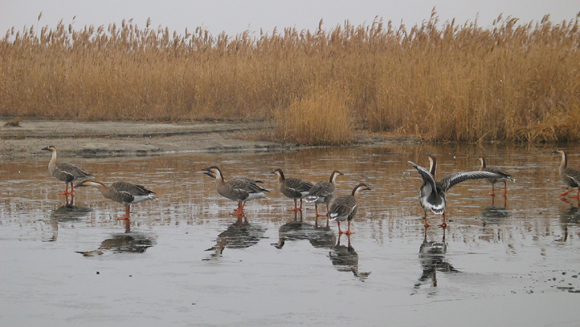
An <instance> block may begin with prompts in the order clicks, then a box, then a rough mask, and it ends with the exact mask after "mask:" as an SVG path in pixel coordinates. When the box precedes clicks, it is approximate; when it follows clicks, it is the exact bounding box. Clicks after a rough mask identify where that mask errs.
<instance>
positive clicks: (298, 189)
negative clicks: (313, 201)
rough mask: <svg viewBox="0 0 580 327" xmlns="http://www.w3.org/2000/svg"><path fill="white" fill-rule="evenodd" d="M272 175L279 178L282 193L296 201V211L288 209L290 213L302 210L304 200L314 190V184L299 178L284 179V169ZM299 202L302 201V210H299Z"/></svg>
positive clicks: (276, 170)
mask: <svg viewBox="0 0 580 327" xmlns="http://www.w3.org/2000/svg"><path fill="white" fill-rule="evenodd" d="M271 173H272V174H275V175H276V176H278V182H279V183H280V193H282V194H284V195H285V196H287V197H289V198H290V199H292V200H294V209H288V211H299V210H302V198H304V197H305V196H307V195H308V192H309V191H310V189H311V188H312V183H310V182H307V181H303V180H301V179H299V178H286V177H284V172H282V169H280V168H278V169H275V170H274V171H272V172H271ZM298 200H300V208H298V204H297V201H298Z"/></svg>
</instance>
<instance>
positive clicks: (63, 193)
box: [58, 183, 74, 195]
mask: <svg viewBox="0 0 580 327" xmlns="http://www.w3.org/2000/svg"><path fill="white" fill-rule="evenodd" d="M68 184H69V183H66V184H65V185H66V186H65V189H64V192H60V193H58V194H59V195H69V194H72V193H73V192H74V190H72V191H71V192H69V191H68ZM70 186H71V188H72V186H73V184H72V183H70Z"/></svg>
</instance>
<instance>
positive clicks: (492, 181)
mask: <svg viewBox="0 0 580 327" xmlns="http://www.w3.org/2000/svg"><path fill="white" fill-rule="evenodd" d="M477 160H479V162H481V167H480V168H479V170H481V171H490V172H492V173H500V174H502V175H505V177H501V178H485V179H484V180H485V181H486V182H488V183H489V184H491V193H489V194H488V195H491V196H495V183H502V182H503V193H502V195H503V196H506V194H507V181H510V182H513V181H514V180H513V178H512V177H511V176H510V174H508V173H507V172H506V171H505V170H503V169H500V168H498V167H493V166H488V165H487V162H486V160H485V158H484V157H480V158H477Z"/></svg>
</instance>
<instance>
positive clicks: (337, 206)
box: [328, 183, 371, 235]
mask: <svg viewBox="0 0 580 327" xmlns="http://www.w3.org/2000/svg"><path fill="white" fill-rule="evenodd" d="M370 189H371V188H370V187H368V186H367V184H365V183H360V184H358V185H357V186H355V187H354V189H353V190H352V193H351V194H349V195H339V196H337V197H336V198H334V200H332V204H331V205H330V210H329V212H328V217H329V219H330V220H336V222H337V223H338V234H339V235H340V234H347V235H350V234H354V233H353V232H351V231H350V222H351V221H352V219H353V218H354V216H355V215H356V212H357V210H358V208H357V203H356V197H355V196H356V195H357V194H358V192H360V191H364V190H370ZM345 220H347V221H348V230H347V231H346V232H343V231H342V230H341V229H340V222H341V221H345Z"/></svg>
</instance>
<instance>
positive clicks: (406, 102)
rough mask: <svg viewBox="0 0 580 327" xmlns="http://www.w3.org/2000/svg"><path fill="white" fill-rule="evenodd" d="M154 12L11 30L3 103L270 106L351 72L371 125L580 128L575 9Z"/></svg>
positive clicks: (91, 112) (170, 112)
mask: <svg viewBox="0 0 580 327" xmlns="http://www.w3.org/2000/svg"><path fill="white" fill-rule="evenodd" d="M150 25H151V22H150V21H148V22H147V23H146V25H145V27H143V28H139V27H138V26H137V24H135V23H134V22H133V21H132V20H129V21H123V22H122V23H121V25H120V26H117V25H116V24H111V25H109V26H108V27H105V26H101V27H97V28H95V27H93V26H88V27H84V28H81V29H74V28H73V27H72V26H71V25H69V26H65V25H64V24H63V23H61V24H59V25H58V26H57V27H56V28H55V29H48V28H47V27H44V28H41V29H40V30H39V31H38V30H35V29H34V28H32V27H31V28H25V29H24V30H22V31H18V32H16V31H15V30H14V29H12V30H10V31H8V32H7V34H6V36H5V37H4V39H2V40H0V99H2V100H1V101H0V116H5V117H24V118H27V117H35V118H47V119H75V120H156V121H173V120H182V119H238V120H272V119H275V115H276V112H277V111H278V110H282V111H286V110H287V111H292V110H298V109H296V108H292V106H297V105H298V104H296V103H299V104H300V106H304V107H310V106H312V105H314V103H316V101H315V100H310V101H311V103H313V104H307V103H306V102H304V103H303V102H301V101H298V102H296V101H295V99H303V101H307V100H306V99H317V98H320V99H323V98H325V97H327V94H326V93H325V92H328V90H325V89H323V88H316V89H315V90H314V91H313V90H311V89H310V88H309V86H311V85H343V86H344V93H345V94H348V101H346V102H345V103H346V105H347V106H348V109H349V110H350V113H349V115H352V116H354V117H355V118H356V119H357V121H362V122H363V123H364V125H365V127H366V128H368V129H370V130H371V131H392V132H396V133H399V134H406V135H409V134H413V135H416V136H420V137H422V138H424V139H427V140H433V141H470V142H475V141H482V140H483V141H485V140H511V141H540V140H580V134H579V133H577V132H576V131H575V129H574V128H568V127H566V126H573V124H574V123H576V122H577V117H579V116H580V97H578V94H580V51H578V49H579V47H580V32H579V30H580V26H579V22H578V19H575V20H570V21H564V22H561V23H560V24H553V23H551V22H550V21H549V19H548V18H545V19H543V20H542V21H540V22H536V23H529V24H526V25H520V24H517V20H516V19H512V18H509V17H508V18H506V19H502V18H498V21H497V22H496V23H495V25H494V26H493V27H492V28H489V29H484V28H481V27H479V26H477V24H476V23H466V24H464V25H461V26H460V25H457V24H455V22H454V21H451V22H446V23H443V24H440V23H439V22H438V20H437V16H436V13H435V12H433V15H432V17H431V18H430V19H429V20H428V21H426V22H424V23H423V24H421V25H417V26H413V27H412V28H410V29H407V28H406V27H404V26H401V27H398V28H395V27H393V26H392V24H391V23H390V22H389V23H388V24H383V22H382V21H381V20H377V21H375V22H373V23H372V24H371V25H370V26H367V25H361V26H353V25H350V24H349V23H345V24H344V25H343V26H337V27H335V28H333V29H330V30H328V31H327V30H324V29H323V28H322V26H321V27H320V28H319V29H318V30H317V31H314V32H311V31H297V30H296V29H292V28H286V29H284V30H282V31H280V32H278V31H277V30H274V31H273V32H272V33H271V34H266V33H261V34H260V35H259V36H252V35H251V34H250V33H249V32H244V33H241V34H239V35H235V36H228V35H225V34H223V33H222V34H219V35H217V36H213V35H211V34H210V33H208V32H207V31H205V30H203V29H202V28H197V29H196V30H195V31H191V32H190V31H187V30H186V32H185V34H183V35H182V34H176V33H171V32H170V31H169V30H168V29H167V28H161V27H160V28H158V29H152V28H150ZM317 92H321V94H319V95H316V94H315V93H317ZM321 105H324V104H323V103H321ZM301 110H307V109H301ZM308 110H313V109H312V108H311V109H308ZM320 110H321V111H327V110H328V108H326V107H322V108H320ZM324 124H326V123H324ZM278 135H280V134H278ZM325 135H328V136H331V135H332V134H331V133H325ZM317 142H318V141H317ZM331 142H335V141H331Z"/></svg>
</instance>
